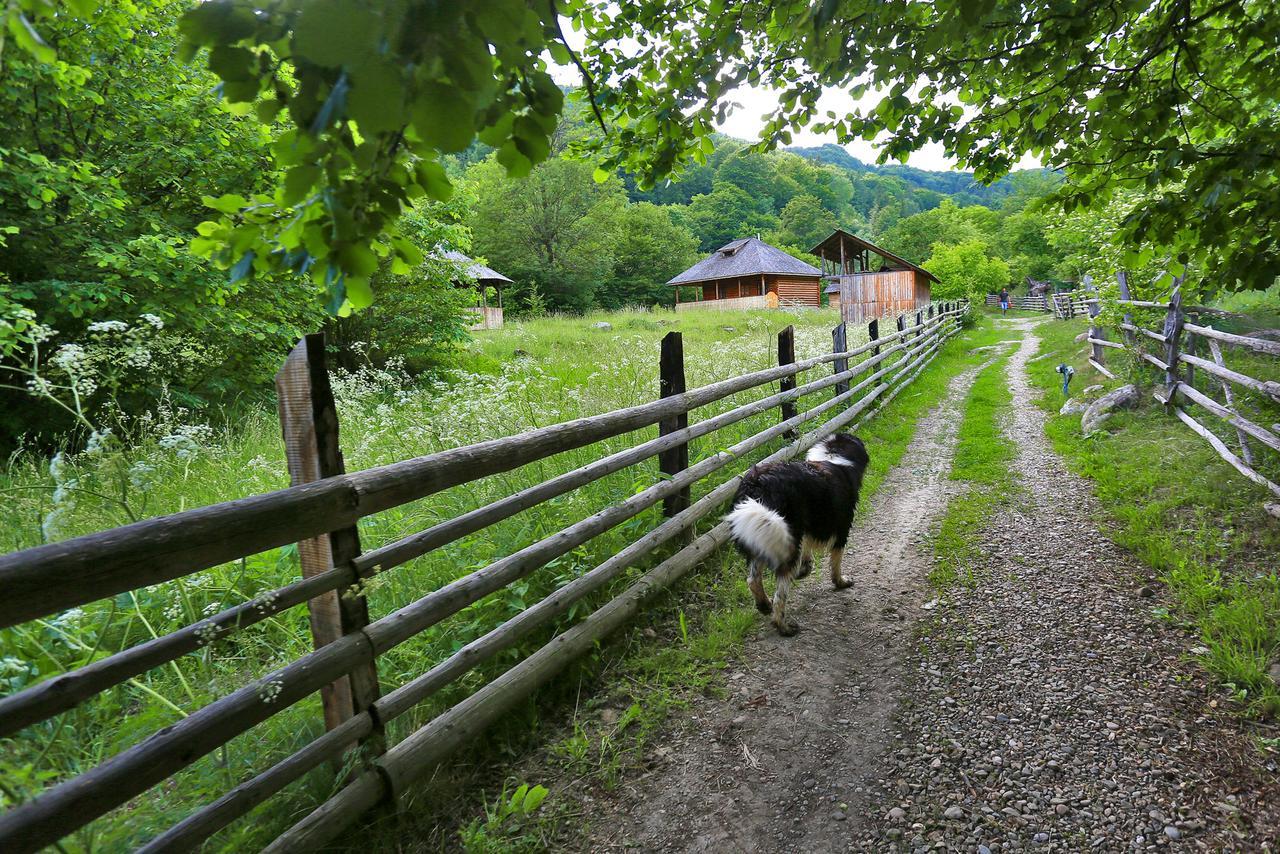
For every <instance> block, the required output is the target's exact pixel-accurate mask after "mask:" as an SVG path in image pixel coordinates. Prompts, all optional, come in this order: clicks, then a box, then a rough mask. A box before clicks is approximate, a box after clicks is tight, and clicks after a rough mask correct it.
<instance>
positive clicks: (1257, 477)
mask: <svg viewBox="0 0 1280 854" xmlns="http://www.w3.org/2000/svg"><path fill="white" fill-rule="evenodd" d="M1174 413H1175V414H1176V415H1177V416H1178V418H1180V419H1181V420H1182V423H1183V424H1186V425H1187V426H1188V427H1190V428H1191V429H1192V430H1194V431H1195V432H1196V433H1197V434H1198V435H1199V436H1200V437H1201V438H1203V439H1204V440H1205V441H1207V442H1208V443H1209V445H1210V446H1211V447H1212V448H1213V449H1214V450H1215V451H1217V452H1218V456H1220V457H1222V459H1223V460H1225V461H1226V462H1227V463H1229V464H1230V465H1231V466H1232V468H1234V469H1235V470H1236V471H1238V472H1240V474H1242V475H1244V476H1245V477H1246V478H1248V479H1249V480H1251V481H1253V482H1254V483H1256V484H1258V485H1259V486H1262V487H1265V488H1266V489H1269V490H1271V492H1272V494H1274V495H1276V496H1277V497H1280V486H1277V485H1276V484H1274V483H1272V482H1271V481H1270V480H1268V479H1267V478H1266V477H1264V476H1263V475H1261V474H1259V473H1258V472H1257V471H1255V470H1254V469H1252V468H1250V467H1249V466H1247V465H1246V464H1245V462H1244V460H1242V459H1240V458H1239V457H1237V456H1236V455H1235V454H1233V453H1232V452H1231V449H1230V448H1228V447H1227V446H1226V445H1225V444H1224V443H1223V441H1222V440H1221V439H1219V438H1218V437H1217V436H1215V435H1214V434H1213V432H1212V431H1211V430H1209V428H1207V427H1205V426H1204V425H1203V424H1201V423H1200V422H1199V421H1197V420H1196V419H1194V418H1192V417H1191V416H1190V415H1188V414H1187V413H1186V412H1185V411H1184V410H1183V409H1182V407H1180V406H1179V407H1175V408H1174Z"/></svg>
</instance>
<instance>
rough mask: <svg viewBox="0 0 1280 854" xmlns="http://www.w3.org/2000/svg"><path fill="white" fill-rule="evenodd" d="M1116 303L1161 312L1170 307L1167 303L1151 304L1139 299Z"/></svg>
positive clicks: (1120, 300) (1119, 300)
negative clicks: (1156, 309) (1159, 310)
mask: <svg viewBox="0 0 1280 854" xmlns="http://www.w3.org/2000/svg"><path fill="white" fill-rule="evenodd" d="M1116 302H1117V303H1118V304H1120V305H1131V306H1133V307H1134V308H1158V309H1161V310H1162V311H1168V310H1169V305H1170V303H1168V302H1151V301H1150V300H1141V299H1118V300H1116Z"/></svg>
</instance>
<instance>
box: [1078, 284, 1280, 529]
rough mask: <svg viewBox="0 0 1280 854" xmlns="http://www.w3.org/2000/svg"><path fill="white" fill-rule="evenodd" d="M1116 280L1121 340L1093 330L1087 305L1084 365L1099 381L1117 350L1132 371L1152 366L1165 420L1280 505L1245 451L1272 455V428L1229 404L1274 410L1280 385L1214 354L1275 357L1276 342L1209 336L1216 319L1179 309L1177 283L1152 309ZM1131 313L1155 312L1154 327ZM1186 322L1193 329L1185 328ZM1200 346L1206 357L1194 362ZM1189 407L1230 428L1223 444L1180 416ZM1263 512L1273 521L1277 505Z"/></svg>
mask: <svg viewBox="0 0 1280 854" xmlns="http://www.w3.org/2000/svg"><path fill="white" fill-rule="evenodd" d="M1117 278H1118V280H1119V285H1120V299H1117V300H1116V301H1115V302H1116V304H1117V305H1118V306H1119V307H1121V308H1122V309H1123V312H1124V314H1123V319H1122V320H1121V322H1120V323H1119V324H1118V325H1119V331H1120V336H1119V337H1120V339H1121V340H1120V341H1112V340H1109V339H1108V338H1107V335H1106V331H1105V329H1104V328H1103V327H1102V326H1101V325H1100V320H1099V314H1100V312H1099V306H1098V304H1097V303H1096V302H1095V303H1093V304H1091V305H1090V318H1091V320H1090V326H1089V334H1088V338H1087V339H1086V342H1087V344H1088V347H1089V363H1090V364H1091V365H1093V367H1094V368H1096V369H1097V370H1098V371H1099V372H1100V373H1102V374H1103V375H1105V376H1107V377H1110V378H1112V379H1115V374H1114V373H1113V372H1112V371H1111V370H1110V369H1109V368H1108V366H1107V356H1106V354H1107V351H1108V350H1121V351H1125V352H1128V353H1130V354H1131V355H1132V357H1133V358H1134V359H1135V361H1136V363H1137V364H1139V365H1143V364H1146V365H1150V366H1151V367H1154V368H1155V369H1156V370H1157V371H1158V372H1159V387H1158V388H1157V389H1156V390H1155V391H1154V396H1155V397H1156V399H1157V400H1158V401H1160V402H1161V403H1162V404H1164V406H1165V408H1166V410H1167V411H1168V412H1169V414H1170V415H1174V416H1176V417H1177V418H1178V419H1179V420H1180V421H1182V423H1184V424H1186V425H1187V427H1189V428H1190V429H1191V430H1192V431H1194V432H1195V433H1196V435H1198V436H1200V437H1201V438H1203V439H1204V440H1205V441H1206V442H1208V443H1209V445H1210V446H1211V447H1212V448H1213V449H1214V451H1216V452H1217V453H1218V456H1220V457H1222V459H1223V460H1225V461H1226V462H1227V463H1229V464H1230V465H1231V466H1232V467H1233V468H1235V469H1236V471H1238V472H1240V474H1242V475H1244V476H1245V477H1246V478H1248V479H1249V480H1251V481H1253V482H1254V483H1256V484H1258V485H1259V486H1262V487H1264V488H1266V489H1268V490H1270V491H1271V493H1272V495H1274V496H1276V498H1280V485H1278V484H1276V483H1275V482H1273V481H1272V480H1271V479H1269V478H1268V477H1266V476H1265V475H1263V474H1262V473H1260V472H1259V471H1258V470H1257V462H1256V459H1255V455H1254V452H1253V448H1252V447H1251V444H1252V443H1257V444H1258V445H1261V446H1262V447H1264V448H1269V449H1271V450H1272V451H1275V452H1278V453H1280V432H1277V431H1280V425H1272V427H1271V428H1268V427H1265V426H1263V425H1261V424H1257V423H1255V422H1254V421H1251V420H1250V419H1248V418H1246V417H1245V416H1244V415H1241V413H1240V407H1239V406H1238V402H1237V397H1236V395H1237V391H1238V390H1245V391H1246V392H1247V393H1250V394H1256V395H1259V396H1261V397H1263V398H1265V399H1267V400H1270V401H1274V402H1276V403H1280V383H1278V382H1274V381H1270V380H1260V379H1257V378H1255V377H1252V376H1249V375H1248V374H1246V373H1243V372H1242V371H1238V370H1234V369H1232V368H1229V367H1227V365H1226V364H1225V360H1224V358H1223V349H1222V348H1223V346H1224V345H1225V346H1228V347H1232V348H1239V349H1244V350H1248V351H1250V352H1254V353H1259V354H1263V355H1267V356H1280V342H1277V341H1271V340H1267V339H1264V338H1254V337H1250V336H1246V335H1236V334H1234V333H1230V332H1223V331H1220V330H1217V329H1214V328H1213V326H1211V325H1209V319H1211V318H1213V317H1214V316H1215V315H1221V314H1222V312H1218V311H1216V310H1214V309H1207V308H1200V307H1198V306H1184V305H1183V304H1182V293H1181V280H1177V281H1175V283H1174V287H1173V291H1172V293H1171V295H1170V297H1169V299H1168V300H1165V301H1154V302H1153V301H1150V300H1135V299H1132V298H1131V294H1130V290H1129V281H1128V277H1127V275H1126V274H1125V273H1119V274H1118V275H1117ZM1135 311H1137V312H1145V313H1147V314H1148V315H1150V314H1152V313H1159V315H1160V320H1159V324H1160V325H1159V328H1158V329H1150V328H1147V327H1146V326H1144V325H1142V324H1141V323H1136V322H1135V321H1134V312H1135ZM1193 320H1194V321H1200V322H1192V321H1193ZM1201 344H1203V345H1204V347H1205V349H1206V351H1207V355H1209V356H1211V358H1205V357H1204V356H1202V355H1197V351H1199V350H1200V349H1201ZM1153 350H1154V351H1155V352H1152V351H1153ZM1197 369H1199V370H1200V371H1203V372H1204V374H1205V375H1206V376H1208V377H1212V380H1211V381H1209V382H1208V383H1206V384H1205V385H1206V388H1209V389H1213V388H1214V387H1216V393H1218V394H1220V395H1221V398H1222V399H1221V400H1220V401H1219V400H1215V399H1214V398H1213V397H1212V396H1211V394H1210V393H1206V392H1205V391H1202V390H1200V389H1198V388H1196V385H1195V372H1196V370H1197ZM1192 405H1194V406H1198V407H1200V410H1201V411H1202V412H1204V413H1206V414H1208V415H1212V416H1213V417H1215V418H1217V419H1219V420H1220V421H1223V422H1225V423H1226V424H1227V425H1228V426H1229V427H1230V428H1231V429H1230V433H1231V434H1232V435H1231V438H1230V439H1222V438H1220V437H1219V436H1218V435H1216V434H1215V433H1214V432H1213V431H1211V430H1210V429H1209V428H1208V427H1207V426H1205V423H1204V422H1202V421H1200V420H1198V419H1197V418H1196V417H1194V416H1193V415H1191V414H1190V413H1188V411H1187V409H1188V408H1189V407H1190V406H1192ZM1230 444H1234V445H1235V446H1236V448H1237V449H1238V453H1237V451H1233V450H1232V449H1231V447H1230ZM1267 510H1268V512H1270V513H1271V514H1272V515H1280V505H1277V504H1274V503H1269V504H1268V505H1267Z"/></svg>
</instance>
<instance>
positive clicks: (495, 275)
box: [436, 249, 512, 287]
mask: <svg viewBox="0 0 1280 854" xmlns="http://www.w3.org/2000/svg"><path fill="white" fill-rule="evenodd" d="M436 257H438V258H443V259H444V260H446V261H452V262H454V263H455V264H458V265H459V266H461V267H462V268H463V269H465V270H466V272H467V275H468V276H470V277H471V278H473V279H475V280H476V281H477V282H484V283H486V284H491V285H494V286H495V287H501V286H502V285H503V284H507V285H510V284H512V281H511V280H510V279H508V278H507V277H506V276H504V275H502V274H501V273H499V272H498V271H497V270H495V269H493V268H492V267H486V266H485V265H483V264H481V263H480V262H479V261H476V260H475V259H474V258H468V257H467V256H466V255H463V254H462V253H461V252H457V251H454V250H452V249H449V250H447V251H444V252H439V253H437V255H436Z"/></svg>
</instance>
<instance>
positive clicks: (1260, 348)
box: [1182, 323, 1280, 356]
mask: <svg viewBox="0 0 1280 854" xmlns="http://www.w3.org/2000/svg"><path fill="white" fill-rule="evenodd" d="M1182 328H1183V329H1184V330H1185V331H1187V332H1190V333H1191V334H1192V335H1199V336H1201V337H1204V338H1214V339H1216V340H1218V341H1222V342H1223V343H1226V344H1232V345H1234V346H1236V347H1246V348H1248V349H1250V350H1253V351H1255V352H1257V353H1266V354H1267V355H1268V356H1280V341H1268V340H1266V339H1265V338H1250V337H1249V336H1247V335H1236V334H1234V333H1232V332H1220V331H1218V330H1217V329H1214V328H1213V327H1212V326H1197V325H1196V324H1194V323H1185V324H1183V326H1182Z"/></svg>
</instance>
